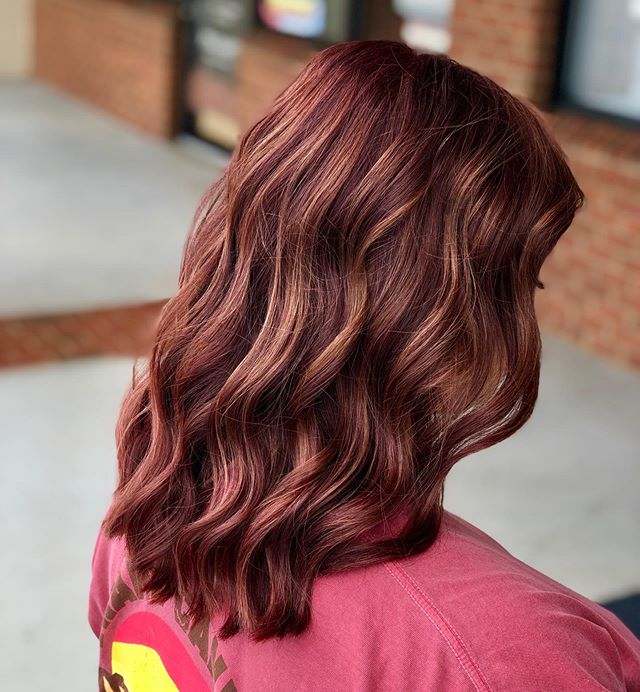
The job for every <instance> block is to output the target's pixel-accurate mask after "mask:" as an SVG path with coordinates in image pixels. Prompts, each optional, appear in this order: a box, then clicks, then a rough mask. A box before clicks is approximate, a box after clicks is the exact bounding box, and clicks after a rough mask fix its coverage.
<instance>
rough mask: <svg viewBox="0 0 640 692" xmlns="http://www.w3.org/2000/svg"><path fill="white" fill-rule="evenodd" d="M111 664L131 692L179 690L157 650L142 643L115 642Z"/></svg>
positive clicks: (168, 691) (174, 691) (171, 691)
mask: <svg viewBox="0 0 640 692" xmlns="http://www.w3.org/2000/svg"><path fill="white" fill-rule="evenodd" d="M111 665H112V668H111V669H112V671H113V672H114V673H119V674H120V675H122V677H123V678H124V679H125V680H126V683H127V689H128V691H129V692H179V690H178V688H177V687H176V686H175V684H174V682H173V680H172V679H171V678H170V677H169V674H168V673H167V671H166V670H165V667H164V665H163V664H162V659H161V658H160V656H159V655H158V654H157V652H156V651H154V650H153V649H151V648H150V647H148V646H143V645H142V644H125V643H123V642H113V645H112V647H111Z"/></svg>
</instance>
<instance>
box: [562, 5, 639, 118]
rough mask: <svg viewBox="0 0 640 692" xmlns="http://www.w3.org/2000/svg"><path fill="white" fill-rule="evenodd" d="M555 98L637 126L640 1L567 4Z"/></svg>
mask: <svg viewBox="0 0 640 692" xmlns="http://www.w3.org/2000/svg"><path fill="white" fill-rule="evenodd" d="M560 97H561V99H562V100H564V101H568V102H569V103H571V104H574V105H576V106H579V107H582V108H586V109H589V110H593V111H598V112H601V113H607V114H610V115H614V116H618V117H622V118H626V119H629V120H634V121H637V122H640V0H607V1H606V2H603V0H573V1H572V2H570V4H569V8H568V16H567V27H566V34H565V42H564V51H563V59H562V69H561V75H560Z"/></svg>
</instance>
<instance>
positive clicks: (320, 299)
mask: <svg viewBox="0 0 640 692" xmlns="http://www.w3.org/2000/svg"><path fill="white" fill-rule="evenodd" d="M581 202H582V193H581V191H580V189H579V187H578V186H577V184H576V181H575V180H574V178H573V176H572V174H571V172H570V170H569V168H568V166H567V164H566V162H565V159H564V156H563V154H562V152H561V150H560V149H559V147H558V145H557V144H556V143H555V141H554V140H553V138H552V137H551V136H550V134H549V133H548V131H547V129H546V126H545V125H544V123H543V120H542V118H541V117H540V116H539V115H538V114H537V113H536V112H535V111H534V110H533V109H532V108H531V107H530V106H528V105H525V104H524V103H523V102H521V101H519V100H517V99H516V98H515V97H513V96H511V95H510V94H509V93H507V92H506V91H505V90H504V89H502V88H500V87H499V86H497V85H496V84H495V83H494V82H492V81H491V80H489V79H488V78H486V77H483V76H481V75H479V74H477V73H476V72H474V71H472V70H470V69H468V68H466V67H463V66H461V65H459V64H458V63H456V62H455V61H453V60H451V59H449V58H447V57H444V56H435V55H429V54H418V53H416V52H415V51H414V50H412V49H411V48H409V47H407V46H406V45H404V44H401V43H397V42H392V41H355V42H347V43H341V44H337V45H333V46H331V47H329V48H327V49H325V50H323V51H322V52H320V53H319V54H318V55H317V56H316V57H315V58H314V59H313V60H312V61H311V62H310V63H309V64H308V65H307V66H306V67H305V69H304V70H303V71H302V72H301V74H300V75H299V76H298V77H297V79H296V80H295V81H294V82H293V83H292V84H291V85H290V86H289V87H288V88H287V89H286V90H285V91H284V92H283V93H282V94H280V95H279V96H278V98H277V99H276V100H275V102H274V104H273V106H272V108H271V110H270V111H269V112H268V113H267V114H266V115H265V116H264V117H263V118H261V119H260V120H259V121H258V122H257V123H256V124H255V125H253V126H252V127H250V128H249V129H248V131H247V132H246V133H245V134H244V136H243V137H242V138H241V140H240V142H239V144H238V146H237V147H236V149H235V150H234V152H233V156H232V158H231V160H230V162H229V164H228V166H227V167H226V169H225V171H224V173H223V175H222V176H221V177H220V178H219V179H218V180H217V181H216V182H215V183H214V184H213V185H212V187H211V188H210V190H209V191H208V193H207V194H206V195H205V197H204V199H203V202H202V204H201V205H200V208H199V210H198V213H197V215H196V218H195V221H194V225H193V228H192V230H191V233H190V235H189V238H188V241H187V244H186V246H185V254H184V260H183V264H182V269H181V272H180V284H179V290H178V291H177V294H176V295H175V296H174V297H173V298H172V299H171V300H169V302H168V303H167V304H166V306H165V308H164V309H163V311H162V314H161V317H160V321H159V326H158V330H157V335H156V341H155V344H154V348H153V352H152V355H151V358H150V362H149V365H148V367H147V368H145V369H144V371H143V372H142V373H139V374H138V376H137V378H136V379H135V381H134V384H133V387H132V389H131V391H130V392H129V393H128V395H127V398H126V399H125V402H124V404H123V408H122V412H121V416H120V421H119V426H118V458H119V468H120V482H119V486H118V489H117V491H116V494H115V498H114V503H113V505H112V508H111V510H110V512H109V514H108V517H107V521H106V523H105V528H106V530H107V532H108V533H109V534H110V535H112V536H116V535H123V536H124V537H125V538H126V545H127V548H128V552H129V556H130V569H131V570H132V572H133V573H134V574H136V575H137V576H138V578H139V580H140V583H141V584H142V585H143V586H144V588H145V589H146V591H147V592H148V597H149V598H151V600H156V601H163V600H165V599H167V598H169V597H171V596H175V595H177V594H179V595H180V596H181V597H182V598H183V599H184V600H185V601H186V602H187V603H188V604H189V606H190V611H189V612H190V614H191V616H192V617H193V618H194V620H197V619H200V618H201V617H209V616H211V615H215V613H216V612H224V613H226V616H225V617H226V619H225V621H224V627H223V628H222V629H221V630H220V632H219V635H220V636H221V637H223V638H226V637H227V636H230V635H232V634H233V633H235V632H236V631H238V630H239V629H243V630H247V631H248V632H249V633H250V635H251V636H252V638H254V639H256V640H258V639H264V638H267V637H271V636H282V635H284V634H288V633H291V634H295V633H299V632H301V631H303V630H304V629H305V627H306V626H307V624H308V622H309V616H310V598H311V592H312V591H311V590H312V585H313V581H314V579H315V578H316V577H317V576H319V575H326V574H329V573H332V572H336V571H339V570H343V569H346V568H349V567H355V566H364V565H367V564H373V563H376V562H379V561H381V560H383V559H389V558H392V557H399V556H403V555H408V554H412V553H416V552H419V551H421V550H424V549H425V548H426V547H427V546H429V545H430V544H431V542H432V541H433V540H434V538H435V536H436V534H437V531H438V528H439V525H440V521H441V515H442V492H443V485H444V480H445V477H446V475H447V473H448V471H449V470H450V469H451V467H452V466H453V465H454V464H455V463H456V462H457V461H458V460H460V459H461V458H463V457H464V456H466V455H468V454H470V453H472V452H475V451H478V450H480V449H483V448H486V447H488V446H490V445H493V444H495V443H496V442H499V441H500V440H503V439H505V438H506V437H508V436H509V435H511V434H512V433H513V432H515V431H516V430H518V429H519V428H520V427H521V426H522V425H523V424H524V423H525V422H526V420H527V419H528V418H529V416H530V415H531V413H532V410H533V407H534V405H535V401H536V397H537V391H538V379H539V367H540V354H541V340H540V334H539V330H538V325H537V322H536V316H535V312H534V295H535V290H536V287H539V286H540V280H539V271H540V267H541V265H542V263H543V261H544V259H545V258H546V257H547V255H548V254H549V252H550V251H551V249H552V248H553V246H554V245H555V243H556V241H557V240H558V239H559V238H560V236H561V234H562V233H563V232H564V231H565V230H566V229H567V227H568V226H569V224H570V223H571V220H572V218H573V216H574V213H575V211H576V208H577V207H578V206H579V205H580V204H581ZM399 513H402V516H406V517H407V521H406V524H404V529H403V531H402V532H401V533H399V534H398V535H396V536H395V538H394V537H391V538H387V539H383V540H374V538H373V534H372V533H371V530H372V529H373V528H374V527H375V526H376V525H378V524H379V523H380V522H382V521H383V520H384V519H385V517H391V516H396V515H399Z"/></svg>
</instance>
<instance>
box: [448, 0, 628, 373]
mask: <svg viewBox="0 0 640 692" xmlns="http://www.w3.org/2000/svg"><path fill="white" fill-rule="evenodd" d="M560 4H561V3H560V0H456V4H455V10H454V12H453V17H452V26H451V30H452V39H453V42H452V48H451V51H450V52H451V56H452V57H454V58H455V59H457V60H459V61H460V62H462V63H463V64H466V65H469V66H470V67H473V68H475V69H477V70H479V71H480V72H483V73H485V74H487V75H489V76H490V77H492V78H493V79H495V80H496V81H497V82H498V83H500V84H502V85H503V86H505V87H506V88H507V89H509V90H510V91H512V92H513V93H515V94H518V95H520V96H523V97H525V98H527V99H530V100H532V101H533V102H535V103H537V104H538V105H539V106H540V107H541V108H542V109H543V110H544V109H545V107H546V106H548V104H549V100H550V97H551V92H552V87H553V76H554V66H555V62H556V52H557V51H556V49H557V38H556V37H557V35H558V23H559V22H558V19H559V14H560ZM547 117H548V118H549V119H550V122H551V124H552V126H553V129H554V131H555V133H556V136H557V137H558V140H559V141H560V143H561V144H562V146H563V147H564V149H565V151H566V152H567V155H568V157H569V162H570V164H571V166H572V169H573V171H574V174H575V176H576V178H577V180H578V182H579V184H580V186H581V187H582V188H583V190H584V192H585V194H586V197H587V202H586V205H585V207H584V208H583V209H582V210H581V211H580V212H579V213H578V216H577V217H576V220H575V222H574V224H573V225H572V227H571V228H570V229H569V230H568V231H567V233H566V234H565V235H564V236H563V237H562V238H561V240H560V242H559V243H558V245H557V246H556V248H555V250H554V251H553V252H552V253H551V256H550V257H549V259H548V260H547V262H546V263H545V265H544V267H543V270H542V272H541V278H542V281H543V282H544V283H545V290H543V291H540V292H538V297H537V303H536V309H537V313H538V317H539V320H540V323H541V325H542V326H543V327H547V328H549V329H551V330H553V331H554V332H556V333H557V334H559V335H560V336H565V337H567V338H568V339H570V340H572V341H574V342H576V343H578V344H580V345H582V346H584V347H585V348H587V349H589V350H591V351H593V352H595V353H597V354H600V355H603V356H605V357H608V358H611V359H614V360H617V361H620V362H622V363H625V364H627V365H630V366H632V367H634V368H639V369H640V132H639V131H638V130H633V129H630V128H627V127H623V126H619V125H615V124H613V123H609V122H607V121H604V120H601V119H600V120H598V119H595V118H592V117H587V116H579V115H576V114H573V113H570V112H554V113H548V114H547Z"/></svg>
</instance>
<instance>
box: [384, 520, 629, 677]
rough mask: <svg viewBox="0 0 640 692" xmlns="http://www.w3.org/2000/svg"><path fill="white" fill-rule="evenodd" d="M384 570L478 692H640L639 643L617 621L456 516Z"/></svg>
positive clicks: (606, 612) (596, 605) (444, 521)
mask: <svg viewBox="0 0 640 692" xmlns="http://www.w3.org/2000/svg"><path fill="white" fill-rule="evenodd" d="M386 567H387V571H388V572H389V573H390V576H391V577H392V578H393V580H394V581H395V582H396V583H397V585H398V588H399V589H401V590H402V591H403V592H404V593H405V594H406V596H407V597H408V598H409V601H410V602H411V604H412V606H411V607H413V608H415V609H418V610H419V611H420V612H421V613H422V614H423V616H424V627H425V628H426V629H425V632H427V633H429V636H436V637H437V638H438V639H440V640H442V641H444V642H445V643H446V646H447V647H448V648H449V649H450V650H451V651H452V652H453V653H454V654H455V656H456V658H457V659H458V661H459V663H460V665H461V666H462V667H463V668H464V669H466V671H467V674H468V676H469V677H470V678H471V679H472V680H473V681H474V682H475V683H476V688H477V689H505V690H507V689H519V690H523V691H524V690H540V689H580V690H626V689H640V642H639V641H638V640H637V639H636V638H635V637H634V635H633V634H632V633H631V632H630V631H629V630H628V629H627V628H626V627H625V626H624V625H623V624H622V623H621V622H620V621H619V620H618V619H617V618H616V617H615V616H614V615H613V614H611V613H610V612H609V611H607V610H606V609H605V608H603V607H602V606H600V605H598V604H596V603H594V602H593V601H590V600H589V599H587V598H585V597H584V596H582V595H580V594H578V593H576V592H574V591H572V590H571V589H569V588H567V587H565V586H563V585H562V584H559V583H558V582H556V581H554V580H553V579H551V578H549V577H547V576H546V575H544V574H542V573H540V572H539V571H537V570H535V569H534V568H532V567H530V566H529V565H526V564H525V563H523V562H521V561H520V560H518V559H517V558H515V557H514V556H513V555H511V554H510V553H509V552H508V551H507V550H505V548H503V547H502V546H501V545H500V544H499V543H498V542H496V541H495V540H493V539H492V538H490V537H489V536H488V535H487V534H485V533H483V532H482V531H481V530H480V529H478V528H477V527H475V526H473V525H471V524H469V523H468V522H466V521H464V520H463V519H461V518H460V517H457V516H456V515H453V514H451V513H448V512H446V513H445V517H444V520H443V525H442V529H441V532H440V535H439V536H438V539H437V541H436V542H435V543H434V545H433V546H432V547H431V548H430V549H429V550H427V551H425V552H424V553H422V554H420V555H418V556H414V557H412V558H408V559H406V560H400V561H396V562H393V563H390V564H388V565H387V566H386ZM408 605H409V604H408ZM629 685H631V687H628V686H629ZM633 685H637V688H636V687H634V686H633Z"/></svg>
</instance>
